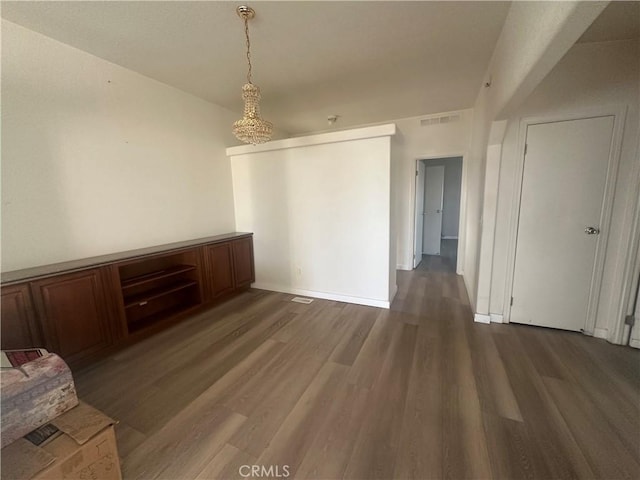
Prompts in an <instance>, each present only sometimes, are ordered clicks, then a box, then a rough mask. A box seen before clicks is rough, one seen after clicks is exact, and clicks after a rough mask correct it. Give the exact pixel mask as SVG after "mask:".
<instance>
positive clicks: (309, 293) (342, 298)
mask: <svg viewBox="0 0 640 480" xmlns="http://www.w3.org/2000/svg"><path fill="white" fill-rule="evenodd" d="M251 287H252V288H257V289H258V290H270V291H272V292H280V293H290V294H292V295H304V296H305V297H312V298H322V299H324V300H335V301H336V302H345V303H355V304H356V305H366V306H368V307H379V308H387V309H388V308H389V307H390V306H391V302H390V301H384V300H375V299H372V298H362V297H351V296H349V295H340V294H337V293H326V292H315V291H313V290H303V289H301V288H292V287H283V286H281V285H272V284H270V283H254V284H252V285H251ZM396 289H397V286H396ZM394 295H395V294H394Z"/></svg>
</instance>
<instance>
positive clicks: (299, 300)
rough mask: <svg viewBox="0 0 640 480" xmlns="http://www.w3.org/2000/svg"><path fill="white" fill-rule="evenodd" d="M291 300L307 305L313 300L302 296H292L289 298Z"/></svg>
mask: <svg viewBox="0 0 640 480" xmlns="http://www.w3.org/2000/svg"><path fill="white" fill-rule="evenodd" d="M291 301H292V302H296V303H304V304H305V305H309V304H310V303H311V302H313V298H304V297H293V298H292V299H291Z"/></svg>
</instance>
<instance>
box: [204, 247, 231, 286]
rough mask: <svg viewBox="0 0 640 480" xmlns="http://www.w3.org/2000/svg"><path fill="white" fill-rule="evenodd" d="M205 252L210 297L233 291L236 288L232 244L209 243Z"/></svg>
mask: <svg viewBox="0 0 640 480" xmlns="http://www.w3.org/2000/svg"><path fill="white" fill-rule="evenodd" d="M205 252H206V265H207V284H208V286H209V298H215V297H218V296H220V295H223V294H225V293H228V292H231V291H232V290H233V288H234V278H233V253H232V249H231V244H230V243H218V244H215V245H207V246H206V247H205Z"/></svg>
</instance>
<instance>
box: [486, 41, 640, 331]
mask: <svg viewBox="0 0 640 480" xmlns="http://www.w3.org/2000/svg"><path fill="white" fill-rule="evenodd" d="M639 82H640V48H639V45H638V41H637V40H635V41H634V40H629V41H617V42H602V43H581V44H576V45H575V46H573V47H572V48H571V50H569V52H568V53H567V54H566V56H565V57H564V58H563V59H562V60H561V61H560V62H559V63H558V64H557V65H556V66H555V67H554V69H553V70H552V71H551V72H550V73H549V75H548V76H547V77H546V78H545V79H544V81H543V82H542V83H541V84H540V85H539V86H538V87H537V88H536V89H535V90H534V92H533V93H532V94H531V96H530V97H528V98H527V100H526V101H525V102H524V103H523V104H522V106H521V107H520V108H519V109H518V110H517V111H516V112H515V113H514V114H513V116H512V117H511V118H510V120H509V122H508V126H507V131H506V134H505V138H504V143H503V152H502V161H501V170H500V183H499V191H498V199H499V200H498V210H497V218H496V234H495V247H494V261H493V275H492V279H491V302H490V311H491V313H502V311H503V302H504V297H505V288H506V287H505V280H506V276H507V243H508V238H509V231H510V229H511V228H512V225H511V223H510V219H511V207H512V200H513V192H514V187H515V183H516V182H517V181H518V179H517V178H516V171H515V170H516V168H515V165H516V161H517V158H518V156H519V155H520V153H519V152H518V127H519V122H520V119H521V118H524V117H532V116H535V117H544V116H558V115H560V116H561V115H563V114H579V113H580V112H581V111H587V110H589V111H590V110H591V109H593V108H594V107H599V106H600V107H601V106H612V105H613V106H616V105H624V106H626V107H627V108H628V110H627V116H626V124H625V127H624V136H623V143H622V151H621V157H620V164H619V171H618V177H617V182H616V192H615V194H616V195H615V200H614V209H613V216H612V223H611V228H610V235H609V242H608V245H607V253H606V258H605V267H604V268H605V270H604V278H603V284H602V285H603V288H602V293H601V296H600V307H599V310H598V315H597V321H596V329H599V331H598V332H596V333H597V334H598V335H599V336H608V332H609V330H610V329H612V328H613V326H614V325H613V324H614V323H615V319H616V318H617V313H616V312H617V310H618V308H619V305H620V299H619V290H620V288H621V281H622V276H623V270H624V260H625V258H626V252H627V248H628V237H629V233H630V228H631V225H632V223H633V221H632V220H633V217H632V216H631V210H632V208H631V205H633V204H635V202H636V201H637V199H636V198H635V194H634V191H633V188H632V187H633V182H634V181H635V179H636V178H637V176H638V171H639V168H640V160H639V159H638V151H637V148H638V131H639V126H638V123H639V121H638V116H639V112H638V109H639V104H640V94H639V90H640V88H639V85H640V83H639Z"/></svg>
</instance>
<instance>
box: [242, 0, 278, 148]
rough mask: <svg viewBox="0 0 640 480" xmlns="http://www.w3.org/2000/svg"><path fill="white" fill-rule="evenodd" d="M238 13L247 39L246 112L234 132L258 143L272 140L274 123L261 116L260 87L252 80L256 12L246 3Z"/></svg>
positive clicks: (244, 87)
mask: <svg viewBox="0 0 640 480" xmlns="http://www.w3.org/2000/svg"><path fill="white" fill-rule="evenodd" d="M236 13H237V14H238V16H239V17H240V18H242V19H243V20H244V36H245V38H246V40H247V64H248V66H249V68H248V70H247V83H245V84H244V85H243V86H242V99H243V100H244V114H243V115H242V118H241V119H240V120H238V121H236V122H234V124H233V134H234V135H235V136H236V138H237V139H238V140H240V141H242V142H245V143H251V144H253V145H257V144H259V143H265V142H268V141H269V140H271V135H272V133H273V125H272V124H271V122H268V121H266V120H264V119H263V118H262V117H261V116H260V88H259V87H258V86H257V85H254V84H253V83H252V82H251V41H250V40H249V20H251V19H252V18H253V17H254V16H255V14H256V12H255V11H254V10H253V9H252V8H251V7H247V6H246V5H241V6H239V7H238V8H237V9H236Z"/></svg>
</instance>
